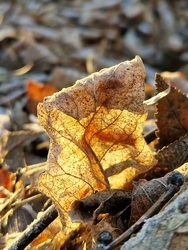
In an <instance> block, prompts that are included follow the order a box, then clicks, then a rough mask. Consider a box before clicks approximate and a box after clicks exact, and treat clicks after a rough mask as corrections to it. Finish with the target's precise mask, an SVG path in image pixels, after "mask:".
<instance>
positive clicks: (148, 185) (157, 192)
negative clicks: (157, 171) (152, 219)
mask: <svg viewBox="0 0 188 250" xmlns="http://www.w3.org/2000/svg"><path fill="white" fill-rule="evenodd" d="M166 184H167V176H165V177H161V178H159V179H153V180H151V181H148V182H147V181H141V182H139V183H138V184H137V185H135V189H134V190H133V195H132V201H131V217H130V221H129V226H131V225H133V224H134V223H135V222H136V221H137V220H138V219H139V218H140V217H141V216H142V215H143V214H145V213H146V212H147V210H148V209H149V208H150V207H151V206H152V205H153V204H154V203H155V202H156V201H157V200H158V198H159V197H160V196H161V195H162V194H163V193H164V192H165V190H166Z"/></svg>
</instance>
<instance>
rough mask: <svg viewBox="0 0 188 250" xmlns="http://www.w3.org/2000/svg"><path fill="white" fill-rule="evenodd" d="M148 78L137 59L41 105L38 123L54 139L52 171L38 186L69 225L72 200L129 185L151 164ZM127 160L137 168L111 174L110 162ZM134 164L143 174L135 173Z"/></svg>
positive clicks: (78, 82)
mask: <svg viewBox="0 0 188 250" xmlns="http://www.w3.org/2000/svg"><path fill="white" fill-rule="evenodd" d="M144 79H145V70H144V66H143V63H142V61H141V59H140V58H139V57H136V58H135V59H134V60H132V61H126V62H123V63H120V64H118V65H116V66H114V67H111V68H109V69H104V70H101V71H100V72H99V73H95V74H92V75H91V76H88V77H86V78H84V79H82V80H80V81H77V82H76V84H75V85H74V86H73V87H70V88H67V89H63V90H62V91H60V92H58V93H56V94H54V95H53V96H51V97H48V98H45V100H44V102H43V103H42V104H39V106H38V117H39V121H40V123H41V125H42V126H43V127H44V128H45V129H46V130H47V132H48V134H49V136H50V138H51V144H50V151H49V155H48V171H47V172H45V173H44V174H42V175H41V177H40V183H39V189H40V190H41V191H42V192H44V193H45V194H46V195H47V196H49V197H51V198H52V199H53V201H54V202H55V203H56V205H57V206H58V208H59V211H60V212H61V215H62V223H63V225H64V226H65V224H66V223H65V220H64V219H63V213H64V216H66V214H67V213H66V211H67V210H68V209H69V206H70V204H71V202H72V201H74V200H79V199H81V198H84V197H85V196H87V195H90V194H92V193H94V192H96V191H100V190H104V189H106V188H110V186H111V187H113V188H117V186H118V188H120V186H121V187H124V186H125V185H126V184H127V182H131V180H132V178H133V176H134V174H138V172H139V173H140V172H143V171H146V170H147V169H148V168H150V167H151V166H152V164H153V161H154V157H153V153H152V152H151V150H150V149H149V147H148V145H147V144H146V142H145V140H144V139H143V137H142V130H143V125H144V122H145V119H146V116H147V110H146V105H144V104H143V101H144ZM126 160H130V162H133V167H132V165H130V166H127V168H126V169H123V171H122V172H121V173H118V175H117V176H115V177H114V176H110V173H109V178H107V176H106V175H105V171H107V169H108V168H109V167H110V166H112V165H115V164H119V163H121V162H125V161H126ZM135 166H136V167H137V169H136V170H137V171H138V172H133V173H134V174H132V173H131V171H132V170H134V167H135ZM126 175H127V176H130V178H128V179H126V178H125V177H126ZM64 228H65V227H64Z"/></svg>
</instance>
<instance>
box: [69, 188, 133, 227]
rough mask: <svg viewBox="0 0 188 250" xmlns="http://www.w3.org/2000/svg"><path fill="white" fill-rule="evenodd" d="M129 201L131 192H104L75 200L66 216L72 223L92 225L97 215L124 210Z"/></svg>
mask: <svg viewBox="0 0 188 250" xmlns="http://www.w3.org/2000/svg"><path fill="white" fill-rule="evenodd" d="M130 199H131V191H127V190H104V191H101V192H97V193H96V194H92V195H90V196H87V197H86V198H84V199H81V200H75V201H74V202H73V203H72V204H71V207H70V210H69V212H68V214H69V217H70V219H71V220H72V221H76V222H82V223H85V224H89V225H92V224H93V222H94V221H95V220H96V219H97V216H98V215H99V214H105V213H110V214H116V213H117V212H118V211H122V210H124V209H125V208H126V207H127V206H128V205H129V204H130Z"/></svg>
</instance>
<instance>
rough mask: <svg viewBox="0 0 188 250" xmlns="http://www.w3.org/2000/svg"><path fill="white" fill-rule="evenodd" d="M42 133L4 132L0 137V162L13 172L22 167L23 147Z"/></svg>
mask: <svg viewBox="0 0 188 250" xmlns="http://www.w3.org/2000/svg"><path fill="white" fill-rule="evenodd" d="M42 133H43V132H33V131H21V130H20V131H14V132H10V131H6V133H4V134H3V135H2V136H1V137H0V162H1V163H3V164H6V165H8V166H9V167H10V169H11V171H13V172H15V171H16V170H17V168H18V167H23V166H24V164H23V163H24V160H23V159H24V147H25V146H26V145H29V144H30V143H31V142H32V141H34V140H36V139H37V138H38V137H39V135H41V134H42Z"/></svg>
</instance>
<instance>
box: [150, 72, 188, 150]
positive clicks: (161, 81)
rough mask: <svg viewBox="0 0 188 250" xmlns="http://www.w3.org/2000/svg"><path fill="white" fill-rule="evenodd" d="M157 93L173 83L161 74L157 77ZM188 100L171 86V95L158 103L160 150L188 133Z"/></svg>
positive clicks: (157, 116)
mask: <svg viewBox="0 0 188 250" xmlns="http://www.w3.org/2000/svg"><path fill="white" fill-rule="evenodd" d="M155 81H156V86H157V92H161V91H164V90H165V89H166V88H167V87H168V86H169V85H171V81H170V79H168V78H164V77H162V76H161V75H160V74H156V76H155ZM187 107H188V98H187V96H186V95H184V94H183V93H181V92H180V91H179V90H178V89H177V88H175V87H173V86H171V90H170V93H169V94H168V95H167V96H166V97H164V98H162V99H160V100H159V101H158V102H157V113H156V115H155V117H156V119H157V127H158V131H157V136H158V138H159V141H158V144H157V145H156V147H157V148H158V149H160V148H162V147H163V146H167V145H168V144H169V143H172V142H174V141H175V140H178V139H179V138H180V137H181V136H183V135H185V134H186V133H188V109H187Z"/></svg>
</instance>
